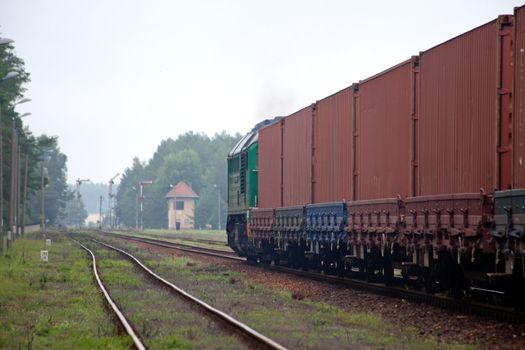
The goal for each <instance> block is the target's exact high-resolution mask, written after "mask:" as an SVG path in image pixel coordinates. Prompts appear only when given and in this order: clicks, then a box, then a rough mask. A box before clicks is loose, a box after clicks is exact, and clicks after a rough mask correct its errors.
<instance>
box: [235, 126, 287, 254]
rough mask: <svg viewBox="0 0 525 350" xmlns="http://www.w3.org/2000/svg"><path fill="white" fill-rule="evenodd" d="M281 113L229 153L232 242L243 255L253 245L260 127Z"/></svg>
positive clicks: (257, 189) (246, 137) (256, 128)
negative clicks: (251, 232) (252, 215)
mask: <svg viewBox="0 0 525 350" xmlns="http://www.w3.org/2000/svg"><path fill="white" fill-rule="evenodd" d="M278 119H280V117H276V118H274V119H272V120H264V121H262V122H260V123H259V124H257V125H256V126H255V127H254V128H253V129H252V131H250V132H249V133H248V134H247V135H245V136H244V137H243V138H242V139H241V140H240V141H239V142H237V144H236V145H235V147H233V149H232V150H231V152H230V153H229V154H228V219H227V224H226V232H227V234H228V245H229V246H230V247H231V248H232V249H233V250H234V251H235V252H236V253H237V254H238V255H240V256H246V253H247V251H248V250H249V249H250V243H249V241H248V236H247V230H248V225H249V223H250V208H254V207H257V206H258V197H257V196H258V193H259V186H258V169H257V153H258V145H259V144H258V136H259V129H260V128H262V127H264V126H266V125H269V124H271V123H273V122H275V121H276V120H278Z"/></svg>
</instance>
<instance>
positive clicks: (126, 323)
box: [73, 239, 146, 350]
mask: <svg viewBox="0 0 525 350" xmlns="http://www.w3.org/2000/svg"><path fill="white" fill-rule="evenodd" d="M73 240H74V241H75V242H77V243H78V244H79V245H80V246H81V247H82V248H83V249H84V250H86V251H87V252H88V253H89V254H90V255H91V259H92V264H93V274H94V276H95V279H96V281H97V284H98V286H99V288H100V290H101V291H102V294H104V297H105V298H106V301H107V303H108V304H109V306H110V308H111V309H112V310H113V312H114V313H115V316H116V317H117V318H118V320H119V322H120V325H121V326H122V327H123V328H124V330H125V331H126V333H127V334H128V335H129V336H130V338H131V339H132V340H133V344H134V345H135V347H136V348H137V349H138V350H145V349H146V346H145V345H144V344H143V343H142V340H141V339H140V338H139V336H138V335H137V333H136V332H135V329H134V328H133V327H132V326H131V324H130V322H129V321H128V319H127V318H126V316H124V313H123V312H122V311H121V310H120V309H119V307H118V306H117V304H116V303H115V302H114V301H113V299H112V298H111V296H110V295H109V293H108V291H107V289H106V287H105V286H104V283H102V280H101V279H100V276H99V273H98V270H97V258H96V256H95V254H94V253H93V252H92V251H91V250H90V249H89V248H88V247H86V246H85V245H83V244H82V243H81V242H80V241H77V240H76V239H73Z"/></svg>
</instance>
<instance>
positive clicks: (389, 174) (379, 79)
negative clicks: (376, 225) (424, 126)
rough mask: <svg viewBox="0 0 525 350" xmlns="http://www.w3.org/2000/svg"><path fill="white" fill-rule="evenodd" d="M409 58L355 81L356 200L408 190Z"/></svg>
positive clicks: (403, 193) (380, 196) (409, 148)
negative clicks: (357, 86) (365, 78)
mask: <svg viewBox="0 0 525 350" xmlns="http://www.w3.org/2000/svg"><path fill="white" fill-rule="evenodd" d="M412 66H413V63H412V60H409V61H406V62H403V63H402V64H400V65H398V66H396V67H393V68H391V69H389V70H387V71H385V72H383V73H380V74H378V75H376V76H373V77H371V78H369V79H367V80H365V81H362V82H360V83H359V97H358V98H359V109H358V113H357V120H356V122H357V172H358V177H357V189H356V190H357V191H356V197H357V198H356V199H357V200H367V199H379V198H392V197H394V198H395V197H396V196H397V195H401V196H403V197H405V196H408V195H410V193H411V184H410V180H411V175H410V172H411V159H410V157H411V147H412V143H411V136H412V134H411V123H412V116H411V113H412V103H413V89H412V77H413V75H412Z"/></svg>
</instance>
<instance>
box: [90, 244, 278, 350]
mask: <svg viewBox="0 0 525 350" xmlns="http://www.w3.org/2000/svg"><path fill="white" fill-rule="evenodd" d="M92 241H93V242H96V243H98V244H101V245H103V246H105V247H107V248H110V249H113V250H115V251H118V252H120V253H122V254H124V255H126V256H127V257H128V258H130V259H131V260H132V261H134V262H135V263H136V264H137V265H139V266H140V267H142V269H144V270H145V271H146V272H147V273H148V274H150V275H151V276H153V277H154V278H156V279H157V280H159V281H160V282H162V283H163V284H164V285H166V286H168V287H170V288H171V289H172V290H174V291H175V292H177V293H178V294H180V295H181V296H183V297H184V298H186V299H188V300H190V301H192V302H193V303H195V304H197V305H199V306H200V307H202V308H204V309H205V310H206V311H208V312H209V313H211V314H212V315H215V316H217V317H218V318H220V319H222V320H224V321H226V322H227V323H228V324H230V325H231V326H233V327H235V328H236V329H238V330H240V331H241V332H242V333H244V334H245V335H248V336H249V337H250V338H251V339H253V340H256V341H257V342H258V343H259V344H261V345H263V346H264V347H265V348H269V349H275V350H286V348H285V347H284V346H282V345H280V344H279V343H277V342H275V341H273V340H272V339H270V338H268V337H266V336H265V335H263V334H261V333H259V332H257V331H256V330H254V329H253V328H251V327H249V326H248V325H245V324H244V323H242V322H240V321H238V320H236V319H235V318H233V317H231V316H230V315H228V314H226V313H224V312H222V311H220V310H218V309H216V308H214V307H213V306H211V305H209V304H207V303H205V302H204V301H202V300H200V299H198V298H196V297H194V296H193V295H191V294H189V293H188V292H186V291H184V290H183V289H181V288H179V287H177V286H176V285H175V284H173V283H171V282H170V281H168V280H166V279H164V278H163V277H161V276H159V275H157V274H156V273H155V272H153V271H152V270H151V269H150V268H148V267H147V266H146V265H144V264H143V263H142V262H141V261H140V260H139V259H137V258H136V257H135V256H133V255H132V254H130V253H128V252H126V251H125V250H122V249H120V248H117V247H114V246H112V245H110V244H107V243H104V242H101V241H98V240H96V239H92Z"/></svg>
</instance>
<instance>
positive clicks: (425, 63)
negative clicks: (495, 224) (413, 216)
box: [418, 21, 500, 195]
mask: <svg viewBox="0 0 525 350" xmlns="http://www.w3.org/2000/svg"><path fill="white" fill-rule="evenodd" d="M498 35H499V25H498V21H492V22H490V23H488V24H485V25H483V26H481V27H478V28H476V29H474V30H471V31H469V32H467V33H465V34H463V35H460V36H458V37H456V38H453V39H451V40H449V41H447V42H445V43H443V44H440V45H438V46H436V47H434V48H431V49H429V50H427V51H425V52H422V53H421V54H420V84H421V87H420V113H419V129H418V130H419V135H418V139H419V140H420V141H419V148H418V150H419V180H420V189H419V190H420V192H419V195H433V194H447V193H465V192H478V191H479V189H480V188H481V187H482V188H485V189H486V190H487V191H491V190H492V189H494V188H496V187H497V183H498V179H497V171H498V169H497V168H498V167H497V142H498V135H497V130H498V83H497V82H498V73H499V49H500V48H499V46H498V43H499V37H498Z"/></svg>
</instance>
